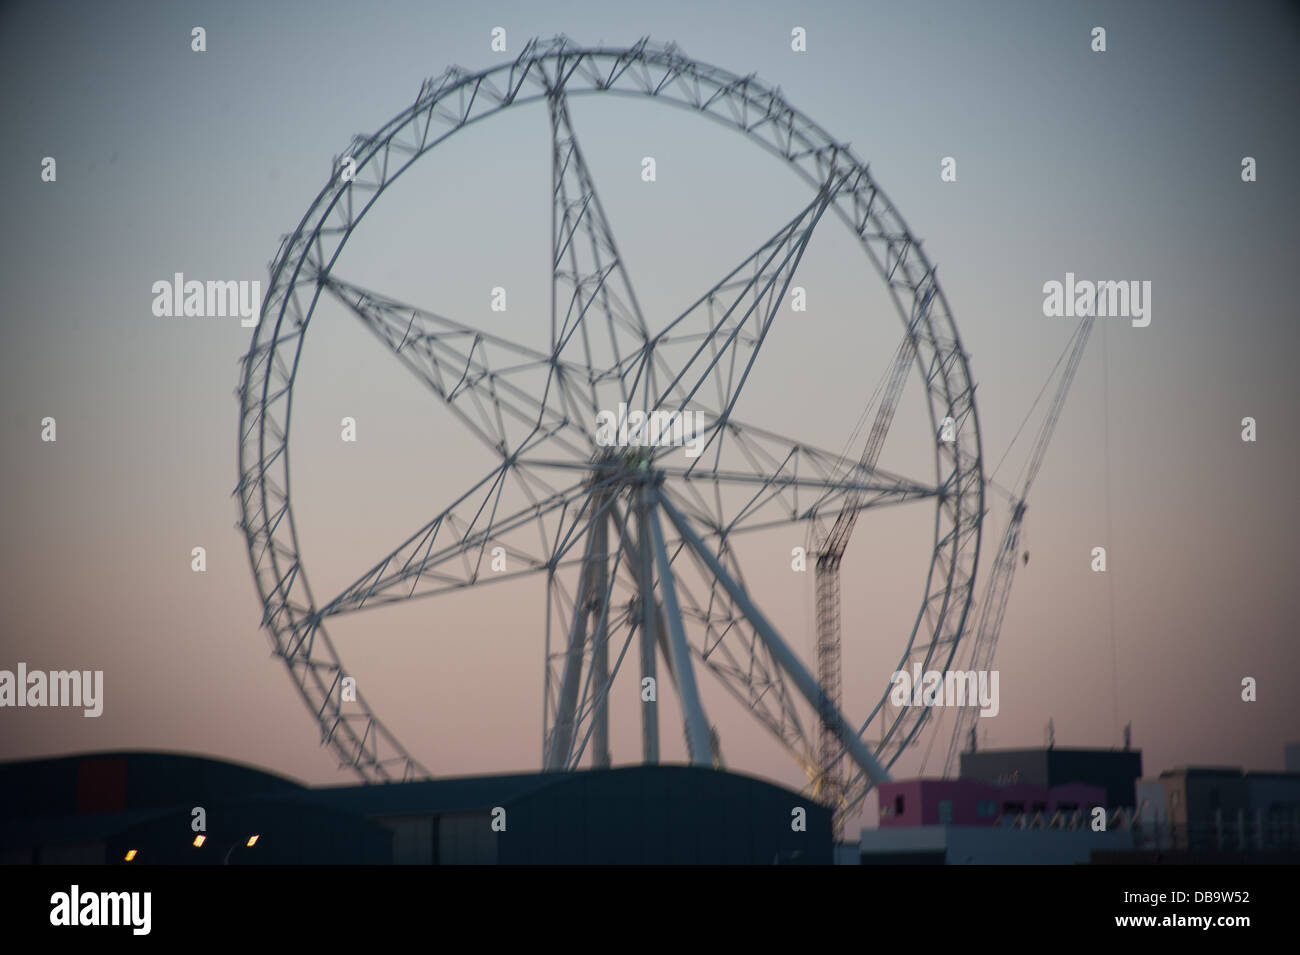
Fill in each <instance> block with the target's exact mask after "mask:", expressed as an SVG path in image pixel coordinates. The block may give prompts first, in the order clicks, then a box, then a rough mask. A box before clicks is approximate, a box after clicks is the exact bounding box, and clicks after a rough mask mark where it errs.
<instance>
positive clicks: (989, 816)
mask: <svg viewBox="0 0 1300 955" xmlns="http://www.w3.org/2000/svg"><path fill="white" fill-rule="evenodd" d="M877 791H878V792H879V794H880V825H881V826H882V827H883V826H936V825H952V826H991V825H993V824H994V822H995V821H996V820H997V818H998V817H999V816H1003V815H1007V816H1015V815H1019V814H1021V813H1025V814H1027V815H1029V816H1033V815H1035V814H1037V813H1042V814H1043V815H1044V816H1046V817H1047V818H1051V817H1052V816H1053V815H1055V814H1056V813H1057V812H1061V813H1064V814H1065V815H1067V816H1068V815H1070V814H1072V813H1074V812H1075V811H1076V810H1078V811H1082V812H1083V813H1084V814H1085V815H1086V814H1087V813H1088V812H1089V810H1091V809H1092V808H1093V807H1094V806H1105V804H1106V790H1105V789H1104V788H1102V787H1101V786H1091V785H1088V784H1087V783H1069V784H1067V785H1063V786H1053V787H1052V788H1050V789H1047V788H1044V787H1042V786H1035V785H1033V784H1032V783H1014V784H1012V785H1010V786H993V785H990V784H989V783H982V782H979V781H978V780H974V779H907V780H903V781H901V782H891V783H881V784H880V786H879V787H877Z"/></svg>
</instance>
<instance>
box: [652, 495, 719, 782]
mask: <svg viewBox="0 0 1300 955" xmlns="http://www.w3.org/2000/svg"><path fill="white" fill-rule="evenodd" d="M647 490H648V492H649V494H650V495H651V499H650V507H648V508H647V511H648V517H649V524H650V531H651V537H652V538H653V540H654V549H655V557H656V559H657V561H658V564H659V589H660V591H661V592H662V593H663V599H664V616H665V617H667V618H668V621H667V622H668V634H669V637H670V639H669V641H668V645H669V647H671V648H672V656H673V672H675V673H676V674H677V695H678V696H679V697H680V698H681V703H682V716H683V719H684V721H685V724H686V750H687V753H688V754H689V756H690V760H691V763H692V764H693V765H695V766H712V765H713V752H712V747H711V746H710V744H709V724H708V721H707V720H706V719H705V718H704V707H703V706H702V705H701V704H700V693H699V688H698V687H696V685H695V670H694V668H693V667H692V666H691V653H690V647H689V646H688V645H687V643H686V630H685V628H684V627H683V626H682V612H681V608H680V607H679V606H678V603H677V588H676V586H675V585H674V584H673V568H672V564H671V563H669V561H668V549H667V548H666V547H665V546H664V535H663V530H662V529H661V528H660V526H659V515H658V505H659V504H661V503H664V501H663V496H662V495H660V494H659V493H658V491H656V490H654V489H652V488H648V489H647Z"/></svg>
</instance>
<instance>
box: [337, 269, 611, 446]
mask: <svg viewBox="0 0 1300 955" xmlns="http://www.w3.org/2000/svg"><path fill="white" fill-rule="evenodd" d="M320 283H321V285H322V287H324V288H325V289H326V290H328V291H329V292H330V293H331V294H332V295H333V296H334V297H335V298H336V299H337V300H338V301H339V302H341V303H342V304H343V305H345V306H346V307H347V308H348V309H349V311H351V312H352V313H353V314H354V315H355V316H356V317H357V318H358V319H360V320H361V321H362V322H363V323H364V324H365V325H366V326H367V327H368V328H369V329H370V330H371V331H372V332H374V333H375V334H376V335H377V336H378V337H379V339H380V340H381V341H383V342H384V344H386V345H387V346H388V347H389V348H390V349H391V350H392V352H393V353H394V354H395V355H396V356H397V358H398V360H399V361H401V362H402V363H403V364H404V365H405V366H406V367H407V368H408V369H409V370H410V371H411V372H412V373H413V374H414V375H415V376H416V377H417V378H418V379H419V380H420V381H422V382H423V383H424V384H425V385H426V386H427V387H429V388H430V389H431V390H432V391H433V392H434V394H436V395H437V396H438V397H439V398H441V399H442V400H443V401H444V402H446V404H447V406H448V408H450V409H451V411H452V412H453V413H454V414H455V415H456V416H457V417H458V418H460V419H461V421H462V422H463V423H464V424H465V425H466V426H467V427H468V428H469V429H470V430H471V431H472V432H473V433H474V434H475V435H476V436H477V437H478V438H479V440H481V441H482V442H483V443H484V444H486V445H487V446H488V447H489V448H491V449H492V450H493V451H494V452H496V453H498V454H501V455H503V456H509V455H517V454H519V453H520V452H521V451H523V450H524V449H532V448H534V447H535V446H536V445H537V444H538V443H539V441H538V438H539V436H540V437H541V438H542V439H543V440H547V441H549V442H550V444H551V446H552V447H553V448H555V449H557V450H558V449H560V448H562V449H563V452H564V453H567V455H568V456H570V457H571V458H572V459H574V460H585V459H586V457H587V456H588V455H589V454H590V452H591V447H592V439H591V435H590V433H589V432H587V431H586V430H584V429H583V428H582V427H581V426H580V425H579V424H578V423H576V422H575V421H574V420H572V419H570V418H569V417H568V415H567V409H566V407H565V406H564V405H563V404H562V403H561V404H560V406H559V407H555V406H553V404H552V402H553V401H555V400H558V399H559V397H560V395H561V394H562V379H563V373H562V372H561V371H559V370H557V367H556V363H555V362H553V361H552V359H551V357H550V356H548V355H546V354H544V353H542V352H539V351H535V350H533V349H530V348H527V347H525V346H523V345H519V344H516V343H515V342H512V341H510V340H509V339H506V338H503V337H501V336H499V335H493V334H490V333H487V332H483V331H481V330H479V329H476V328H473V327H472V326H468V325H465V324H462V323H460V322H456V321H453V320H452V319H449V318H445V317H443V316H441V315H437V314H435V313H433V312H429V311H425V310H424V309H420V308H417V307H414V306H411V305H407V304H405V303H402V302H398V301H396V300H394V299H391V298H388V297H387V296H384V295H381V294H379V293H377V292H373V291H370V290H368V289H363V288H361V287H359V286H356V285H353V284H351V283H348V282H345V281H343V280H341V279H339V278H337V277H335V276H333V275H322V276H321V278H320ZM565 371H569V372H572V370H571V369H565ZM557 378H559V379H560V383H559V384H556V385H554V387H551V385H552V381H554V380H556V379H557ZM538 393H540V394H542V396H543V397H542V398H541V399H539V398H537V397H536V394H538ZM552 395H554V396H555V397H552ZM548 399H549V400H548Z"/></svg>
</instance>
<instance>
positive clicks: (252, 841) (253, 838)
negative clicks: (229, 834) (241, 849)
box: [244, 836, 260, 849]
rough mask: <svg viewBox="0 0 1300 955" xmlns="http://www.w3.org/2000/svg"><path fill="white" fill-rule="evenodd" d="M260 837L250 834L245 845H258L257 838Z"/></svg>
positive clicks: (250, 846)
mask: <svg viewBox="0 0 1300 955" xmlns="http://www.w3.org/2000/svg"><path fill="white" fill-rule="evenodd" d="M259 838H260V837H259V836H249V837H248V841H247V842H245V843H244V845H245V846H247V847H248V848H250V849H251V848H253V846H255V845H257V840H258V839H259Z"/></svg>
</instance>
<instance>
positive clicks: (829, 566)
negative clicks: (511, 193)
mask: <svg viewBox="0 0 1300 955" xmlns="http://www.w3.org/2000/svg"><path fill="white" fill-rule="evenodd" d="M933 295H934V286H933V285H931V286H930V289H929V291H928V292H927V293H926V295H925V296H924V298H923V299H922V300H921V302H920V303H919V305H918V306H917V308H916V310H915V311H914V312H913V314H912V319H911V321H910V322H909V323H908V327H907V333H906V334H905V335H904V336H903V341H902V343H901V344H900V345H899V346H898V351H897V352H895V354H894V359H893V363H892V364H891V366H890V368H889V372H888V377H887V379H886V384H885V387H884V390H883V391H882V392H881V397H880V406H879V408H877V409H876V418H875V421H874V422H872V425H871V433H870V434H869V435H868V436H867V445H866V447H865V448H864V449H863V451H862V459H861V460H860V461H859V462H858V473H859V474H864V475H865V474H869V473H871V471H872V470H873V469H874V468H875V466H876V460H877V459H878V458H879V457H880V449H881V448H882V447H883V446H884V443H885V437H886V436H887V435H888V434H889V427H890V425H891V424H892V423H893V421H894V412H895V410H897V408H898V401H899V398H901V397H902V393H903V385H904V384H905V383H906V382H907V370H908V367H909V366H910V365H911V364H912V361H913V360H914V356H915V354H916V337H915V336H916V330H917V327H918V326H919V324H920V321H921V319H922V318H924V317H925V315H926V313H927V311H928V309H929V306H930V300H931V298H932V297H933ZM861 504H862V492H861V490H859V489H858V488H852V489H850V490H849V491H848V493H846V494H845V497H844V506H843V507H842V508H841V509H840V512H839V514H838V515H837V517H836V519H835V523H834V525H833V526H832V527H831V530H830V533H828V534H827V535H826V537H825V538H824V539H823V540H822V541H821V543H820V544H819V545H818V546H817V563H816V568H817V570H816V577H817V677H818V681H819V682H820V683H821V686H822V689H823V690H824V691H825V710H826V711H825V712H823V713H819V714H818V716H819V718H820V734H819V737H818V746H817V762H818V777H817V779H816V780H814V785H813V795H814V797H815V798H816V799H817V800H818V801H819V802H821V803H823V804H824V805H828V806H830V807H831V808H832V809H835V810H838V808H839V806H840V805H841V804H842V803H843V797H844V781H843V779H842V777H841V774H840V772H839V769H838V765H837V764H838V763H839V760H840V757H841V755H842V754H843V752H844V744H843V743H842V742H841V741H840V738H839V735H838V734H837V732H836V730H835V729H834V724H833V722H832V720H831V713H833V712H835V711H836V710H838V709H839V706H840V698H841V677H840V561H841V559H842V558H843V557H844V551H845V549H846V548H847V547H848V544H849V537H850V536H851V535H852V533H853V525H854V524H855V523H856V522H857V519H858V510H859V509H860V507H861ZM835 818H836V826H837V827H838V826H839V822H840V820H839V814H838V812H836V814H835Z"/></svg>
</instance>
